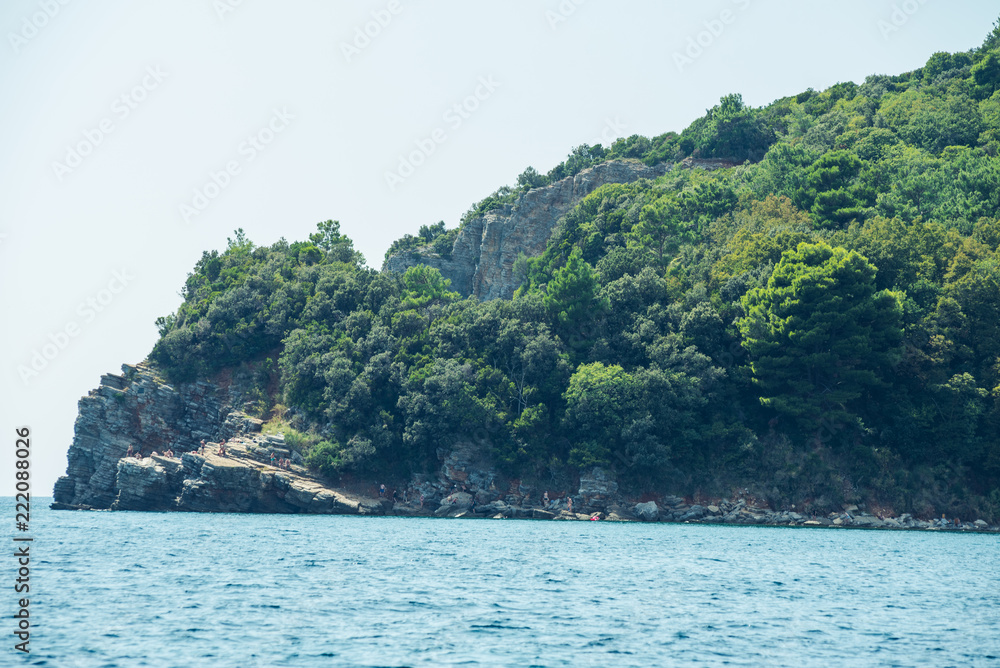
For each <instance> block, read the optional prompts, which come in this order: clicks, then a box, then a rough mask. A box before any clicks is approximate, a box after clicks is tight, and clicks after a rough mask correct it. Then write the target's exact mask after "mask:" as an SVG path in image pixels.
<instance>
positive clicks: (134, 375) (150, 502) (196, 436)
mask: <svg viewBox="0 0 1000 668" xmlns="http://www.w3.org/2000/svg"><path fill="white" fill-rule="evenodd" d="M122 369H123V372H124V373H123V375H121V376H119V375H116V374H107V375H105V376H102V378H101V385H100V387H98V388H97V389H96V390H91V391H90V393H89V394H88V395H87V396H86V397H83V398H82V399H80V403H79V409H80V412H79V415H78V416H77V419H76V427H75V431H76V435H75V437H74V439H73V444H72V446H70V449H69V454H68V459H69V466H68V467H67V471H66V475H65V476H63V477H62V478H60V479H59V480H58V482H56V485H55V490H54V496H55V499H54V503H53V504H52V507H53V508H56V509H77V508H80V509H88V508H101V509H111V510H180V511H195V512H257V513H330V514H352V515H383V514H385V513H386V511H387V510H389V509H390V507H391V503H388V502H386V501H385V500H376V499H370V498H367V497H362V496H357V495H349V494H346V493H344V492H341V491H338V490H334V489H331V488H329V487H327V486H326V485H324V484H323V483H322V482H320V481H318V480H317V479H315V478H314V477H313V476H312V475H311V474H310V473H309V472H308V471H307V470H306V469H304V468H303V467H302V466H299V465H296V464H293V465H292V466H291V468H290V469H278V468H275V467H274V466H268V465H267V462H268V461H270V458H269V456H268V455H269V454H270V452H271V451H277V452H280V453H282V454H283V456H284V455H285V454H286V453H287V452H288V451H287V450H282V449H278V448H276V446H275V444H276V443H277V444H283V440H282V439H280V438H276V437H274V436H263V435H261V434H259V433H258V432H259V431H260V428H261V421H260V420H258V419H256V418H252V417H249V416H247V415H246V414H244V413H242V412H239V411H238V410H233V409H234V408H235V407H237V406H239V405H240V404H241V401H242V390H241V388H240V387H239V386H238V384H237V383H229V384H227V385H226V386H223V385H220V384H214V383H210V382H207V381H198V382H196V383H189V384H185V385H181V386H178V387H177V388H173V387H171V386H170V385H167V384H166V383H165V382H164V381H163V380H162V379H161V378H159V377H158V376H157V375H156V373H155V371H154V370H153V369H151V368H149V367H147V366H145V365H142V364H140V365H137V366H131V365H127V364H126V365H124V366H123V367H122ZM222 438H225V439H228V440H229V443H228V444H227V451H228V453H227V456H224V457H223V456H219V455H218V448H219V445H218V443H217V442H215V441H217V440H218V439H222ZM202 440H205V441H206V443H207V445H206V448H205V454H200V453H199V452H198V450H199V446H200V444H201V441H202ZM129 446H131V447H132V450H133V453H141V454H142V456H141V457H137V456H126V455H127V454H128V449H129ZM167 450H172V451H173V454H174V456H173V457H167V456H165V455H164V453H165V452H166V451H167ZM153 452H156V453H157V454H156V455H153ZM262 460H263V461H262Z"/></svg>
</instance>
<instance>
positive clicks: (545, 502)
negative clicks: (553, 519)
mask: <svg viewBox="0 0 1000 668" xmlns="http://www.w3.org/2000/svg"><path fill="white" fill-rule="evenodd" d="M548 505H549V492H548V490H546V492H545V494H542V508H547V507H548Z"/></svg>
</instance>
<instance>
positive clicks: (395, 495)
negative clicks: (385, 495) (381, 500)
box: [392, 488, 399, 503]
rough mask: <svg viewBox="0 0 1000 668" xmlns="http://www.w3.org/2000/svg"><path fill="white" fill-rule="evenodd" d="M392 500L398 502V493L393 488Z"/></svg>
mask: <svg viewBox="0 0 1000 668" xmlns="http://www.w3.org/2000/svg"><path fill="white" fill-rule="evenodd" d="M392 502H393V503H399V494H398V493H397V492H396V489H395V488H393V490H392Z"/></svg>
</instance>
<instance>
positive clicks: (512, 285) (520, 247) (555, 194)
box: [383, 160, 673, 300]
mask: <svg viewBox="0 0 1000 668" xmlns="http://www.w3.org/2000/svg"><path fill="white" fill-rule="evenodd" d="M672 167H673V165H667V164H661V165H656V166H654V167H648V166H646V165H644V164H642V163H640V162H637V161H626V160H615V161H611V162H605V163H601V164H599V165H596V166H594V167H591V168H590V169H585V170H583V171H582V172H580V173H579V174H577V175H576V176H571V177H567V178H565V179H563V180H561V181H558V182H557V183H553V184H552V185H549V186H545V187H544V188H535V189H533V190H529V191H528V192H526V193H524V195H522V196H521V198H520V199H519V200H518V201H517V202H515V203H514V204H513V205H510V206H506V207H503V208H501V209H498V210H496V211H490V212H488V213H486V214H484V215H482V216H478V217H476V218H473V219H472V220H471V221H469V223H468V224H467V225H466V226H465V227H464V228H463V229H462V230H461V231H460V232H459V233H458V237H457V238H456V239H455V245H454V247H453V249H452V255H451V259H450V260H449V259H445V258H442V257H439V256H437V255H431V254H427V255H422V254H420V253H419V252H414V251H409V252H404V253H398V254H396V255H393V256H392V257H390V258H389V259H388V260H386V262H385V265H384V266H383V269H384V270H388V271H394V272H400V273H402V272H404V271H406V270H407V269H408V268H409V267H412V266H414V265H417V264H425V265H429V266H432V267H435V268H437V269H438V270H440V272H441V275H442V276H444V277H445V278H448V279H451V288H452V290H455V291H457V292H459V293H460V294H462V295H463V296H469V295H475V296H476V297H478V298H479V299H482V300H487V299H497V298H505V299H509V298H511V297H512V296H513V295H514V291H515V290H517V288H518V286H519V283H518V282H517V280H516V279H515V277H514V271H513V269H514V261H515V260H516V259H517V256H518V255H519V254H520V253H524V254H526V255H528V256H529V257H531V256H534V255H539V254H541V253H542V251H544V250H545V244H546V242H547V241H548V240H549V236H551V234H552V230H553V229H554V228H555V226H556V223H557V222H558V221H559V219H560V218H562V217H563V216H564V215H566V214H567V213H568V212H569V211H570V210H572V209H573V207H575V206H576V205H577V204H579V203H580V200H582V199H583V198H584V197H586V196H587V195H589V194H590V193H592V192H594V191H595V190H596V189H597V188H599V187H600V186H603V185H605V184H607V183H631V182H632V181H636V180H638V179H642V178H646V179H654V178H656V177H659V176H662V175H663V174H665V173H667V172H668V171H670V169H672Z"/></svg>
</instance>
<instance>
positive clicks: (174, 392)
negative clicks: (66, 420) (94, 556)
mask: <svg viewBox="0 0 1000 668" xmlns="http://www.w3.org/2000/svg"><path fill="white" fill-rule="evenodd" d="M232 404H233V396H231V395H230V393H229V392H228V391H227V390H226V389H223V388H222V387H220V386H219V385H216V384H212V383H209V382H207V381H198V382H196V383H190V384H187V385H184V386H181V387H178V388H176V389H175V388H174V387H172V386H170V385H168V384H167V383H166V382H164V381H163V380H162V379H161V378H159V376H158V375H157V374H156V373H155V372H154V371H153V370H152V369H150V368H149V367H147V366H145V365H142V364H139V365H136V366H132V365H129V364H126V365H123V366H122V375H117V374H105V375H104V376H101V384H100V386H99V387H98V388H97V389H96V390H91V391H90V393H89V394H88V395H87V396H85V397H83V398H81V399H80V401H79V403H78V408H79V413H78V415H77V418H76V424H75V427H74V438H73V444H72V445H71V446H70V448H69V453H68V455H67V458H68V460H69V465H68V466H67V469H66V475H65V476H64V477H62V478H60V479H59V481H58V482H57V483H56V486H55V490H54V496H55V501H56V502H57V503H60V504H66V505H71V506H90V507H93V508H110V507H111V504H112V503H114V502H115V500H116V499H117V497H118V491H119V490H118V487H117V486H116V483H117V479H118V475H119V462H120V461H121V459H122V457H124V456H125V454H126V453H127V452H128V449H129V447H130V446H131V447H132V449H133V451H135V452H144V453H146V454H150V453H152V452H153V451H154V450H155V451H159V452H164V451H165V450H167V449H168V448H169V449H172V450H174V451H177V452H184V451H189V450H194V449H195V448H196V447H197V446H198V444H199V442H200V441H201V440H203V439H213V438H217V437H224V436H225V431H226V426H225V422H226V417H227V415H228V413H229V412H230V408H231V406H232ZM154 468H155V467H154ZM161 468H162V467H161ZM135 473H136V474H139V473H140V472H139V471H136V472H135ZM130 474H131V472H130V471H127V472H125V474H124V475H125V476H126V478H128V476H129V475H130ZM157 475H158V474H157V473H155V471H153V472H150V476H152V477H148V476H140V478H143V479H144V480H145V483H144V484H150V485H156V484H159V483H158V482H157V481H156V480H155V479H154V478H155V477H156V476H157ZM146 477H148V480H146Z"/></svg>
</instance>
